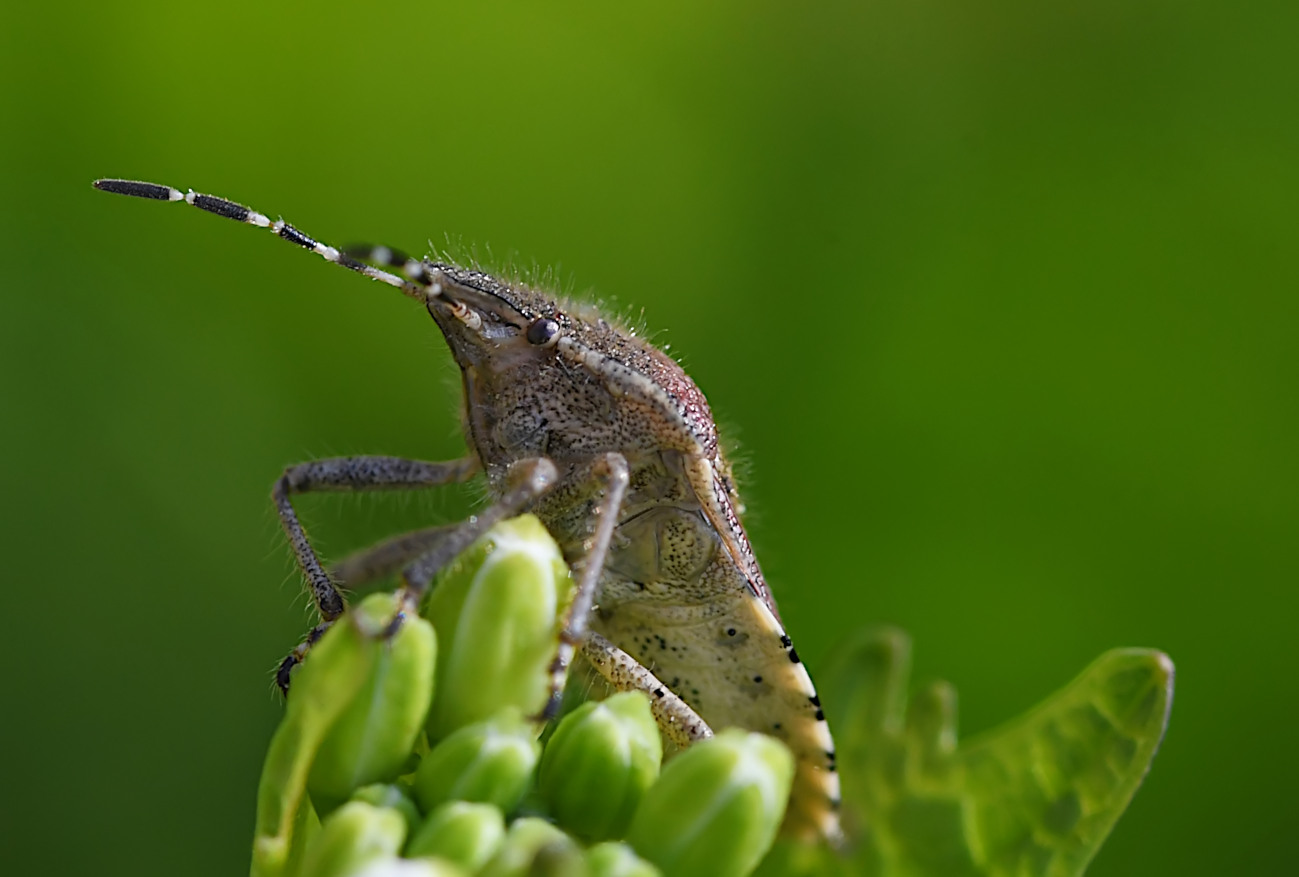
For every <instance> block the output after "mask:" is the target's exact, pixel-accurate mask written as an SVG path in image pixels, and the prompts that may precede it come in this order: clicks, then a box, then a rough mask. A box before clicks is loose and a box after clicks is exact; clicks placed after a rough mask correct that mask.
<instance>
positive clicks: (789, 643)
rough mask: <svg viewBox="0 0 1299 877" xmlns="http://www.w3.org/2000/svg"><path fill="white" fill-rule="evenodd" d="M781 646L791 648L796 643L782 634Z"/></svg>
mask: <svg viewBox="0 0 1299 877" xmlns="http://www.w3.org/2000/svg"><path fill="white" fill-rule="evenodd" d="M780 644H781V645H782V646H784V647H785V648H789V647H790V646H792V645H793V644H794V641H793V640H792V639H790V638H789V637H788V636H786V635H785V634H783V633H782V634H781V635H780Z"/></svg>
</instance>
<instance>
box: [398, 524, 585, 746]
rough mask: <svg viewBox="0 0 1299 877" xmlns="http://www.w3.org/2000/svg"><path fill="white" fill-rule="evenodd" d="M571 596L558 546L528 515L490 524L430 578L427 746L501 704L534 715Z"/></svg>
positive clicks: (545, 692)
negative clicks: (432, 685)
mask: <svg viewBox="0 0 1299 877" xmlns="http://www.w3.org/2000/svg"><path fill="white" fill-rule="evenodd" d="M571 597H572V582H571V580H570V579H569V575H568V568H567V567H566V566H565V565H564V560H563V557H562V556H561V555H560V553H559V546H557V545H556V544H555V540H553V539H552V538H550V534H549V533H547V532H546V529H545V527H543V526H542V525H541V522H540V521H538V520H537V519H536V518H535V517H533V516H532V515H523V516H522V517H518V518H514V519H512V520H509V521H503V522H502V523H500V524H497V525H496V526H495V527H493V528H492V529H491V530H490V531H488V533H487V535H486V536H485V537H484V538H483V539H482V540H480V541H479V542H477V543H475V545H474V546H473V547H472V548H470V549H469V550H468V551H466V552H465V553H464V554H463V555H461V557H460V558H459V559H457V560H456V561H455V562H454V563H452V564H451V566H450V567H448V569H447V570H446V571H445V572H444V573H443V574H442V575H441V576H439V577H438V580H437V583H436V584H435V586H434V587H433V589H432V591H431V592H430V595H429V598H428V601H427V602H426V604H425V607H424V615H425V616H426V617H427V618H428V619H429V620H430V621H432V622H433V625H434V626H435V627H436V628H437V630H438V635H439V636H440V637H441V640H442V646H443V648H442V660H441V661H439V662H438V668H437V687H438V698H437V701H436V703H434V705H433V709H432V711H431V712H430V714H429V720H428V731H429V740H430V741H432V742H436V741H438V740H441V739H442V738H443V737H445V736H447V735H448V734H450V733H451V732H452V731H454V730H455V729H457V728H460V727H462V726H464V725H467V724H469V723H471V722H477V721H482V720H483V719H487V718H490V717H491V716H493V715H496V713H498V712H499V711H500V710H501V708H503V707H506V706H513V707H517V708H518V709H519V710H520V711H521V712H523V713H524V714H525V715H534V714H536V713H538V712H540V710H541V709H542V708H543V707H544V706H545V703H546V698H547V696H548V694H549V687H550V673H549V669H548V668H549V665H550V662H551V660H552V659H553V658H554V654H555V649H556V648H557V646H558V630H559V618H560V613H562V611H563V610H564V608H565V607H566V606H567V604H568V602H569V600H570V599H571Z"/></svg>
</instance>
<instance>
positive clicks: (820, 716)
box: [816, 710, 825, 722]
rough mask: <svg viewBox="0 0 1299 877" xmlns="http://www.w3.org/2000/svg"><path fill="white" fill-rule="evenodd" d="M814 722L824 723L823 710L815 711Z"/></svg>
mask: <svg viewBox="0 0 1299 877" xmlns="http://www.w3.org/2000/svg"><path fill="white" fill-rule="evenodd" d="M816 720H817V721H818V722H824V721H825V711H824V710H817V711H816Z"/></svg>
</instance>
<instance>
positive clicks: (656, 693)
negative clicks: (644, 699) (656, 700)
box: [654, 688, 663, 697]
mask: <svg viewBox="0 0 1299 877" xmlns="http://www.w3.org/2000/svg"><path fill="white" fill-rule="evenodd" d="M654 696H655V697H662V696H663V689H662V688H656V689H654Z"/></svg>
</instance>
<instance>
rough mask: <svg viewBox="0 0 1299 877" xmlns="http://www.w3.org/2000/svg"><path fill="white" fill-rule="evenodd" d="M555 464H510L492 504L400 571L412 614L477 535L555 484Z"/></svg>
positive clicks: (405, 600)
mask: <svg viewBox="0 0 1299 877" xmlns="http://www.w3.org/2000/svg"><path fill="white" fill-rule="evenodd" d="M557 474H558V473H557V471H556V469H555V464H554V463H552V462H550V461H549V460H547V459H546V458H545V457H527V458H525V459H522V460H518V461H516V462H514V463H511V464H510V468H509V470H508V472H507V473H506V489H505V493H504V494H503V495H502V496H501V498H500V499H499V500H497V501H496V502H495V503H493V504H492V505H490V506H488V507H487V508H486V509H484V510H483V511H482V512H480V513H479V514H477V515H474V516H473V517H471V518H470V519H469V520H467V521H463V522H462V523H460V524H457V525H456V526H455V528H454V529H452V530H451V531H450V532H448V533H447V534H446V535H445V536H444V537H443V538H441V539H438V540H437V542H436V543H435V544H434V545H433V546H432V547H431V548H429V549H428V550H427V551H425V552H424V553H423V554H421V555H420V556H419V557H417V558H416V559H415V560H413V561H411V562H410V563H409V564H407V565H406V568H405V569H403V570H402V574H401V577H402V590H403V592H404V597H403V604H404V605H405V606H406V607H407V611H412V612H413V611H415V610H416V608H417V607H418V606H419V601H420V599H421V598H422V597H423V596H424V594H425V592H427V591H428V588H429V585H430V584H431V583H432V581H433V577H434V576H435V575H437V574H438V572H439V571H440V570H441V569H442V567H444V566H446V565H447V564H448V563H450V562H451V561H452V560H454V559H455V558H456V557H457V556H458V555H460V554H461V553H462V552H463V551H464V550H465V549H466V548H468V547H469V546H470V545H472V544H473V543H474V542H475V541H476V540H477V539H478V538H479V537H480V536H482V535H483V534H484V533H486V532H487V531H488V530H490V529H491V528H492V527H494V526H496V524H497V523H499V522H500V521H503V520H505V519H506V518H512V517H514V516H515V515H517V514H519V513H521V512H523V511H524V510H525V509H527V508H529V507H530V506H531V505H532V504H533V503H534V502H536V501H537V499H539V498H540V497H541V496H542V495H543V494H545V493H546V491H548V490H550V489H551V488H552V487H553V486H554V485H555V480H556V476H557Z"/></svg>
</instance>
